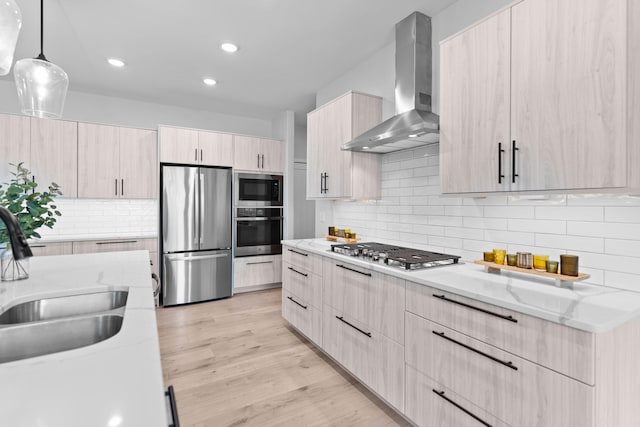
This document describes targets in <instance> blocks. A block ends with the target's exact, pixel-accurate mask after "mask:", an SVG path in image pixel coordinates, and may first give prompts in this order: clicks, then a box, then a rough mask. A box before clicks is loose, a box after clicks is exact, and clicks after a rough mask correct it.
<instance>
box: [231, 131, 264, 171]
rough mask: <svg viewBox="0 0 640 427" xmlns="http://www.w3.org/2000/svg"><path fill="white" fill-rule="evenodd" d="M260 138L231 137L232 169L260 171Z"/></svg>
mask: <svg viewBox="0 0 640 427" xmlns="http://www.w3.org/2000/svg"><path fill="white" fill-rule="evenodd" d="M261 144H262V141H261V140H260V138H256V137H252V136H244V135H234V136H233V167H234V168H235V169H238V170H246V171H258V172H259V171H262V170H263V169H262V167H261V165H262V158H261V157H260V154H261Z"/></svg>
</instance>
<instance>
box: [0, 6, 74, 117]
mask: <svg viewBox="0 0 640 427" xmlns="http://www.w3.org/2000/svg"><path fill="white" fill-rule="evenodd" d="M0 1H3V0H0ZM42 4H43V0H40V55H38V57H37V58H33V59H31V58H26V59H21V60H20V61H17V62H16V65H15V66H14V68H13V76H14V77H15V81H16V88H17V90H18V99H19V101H20V110H21V111H22V112H23V113H24V114H26V115H28V116H34V117H47V118H54V119H55V118H59V117H60V116H62V108H63V107H64V100H65V97H66V96H67V88H68V87H69V77H68V76H67V73H65V72H64V70H63V69H62V68H60V67H58V66H57V65H56V64H53V63H51V62H49V61H47V58H45V56H44V49H43V45H44V41H43V38H44V35H43V34H44V31H43V27H44V24H43V22H44V20H43V12H42Z"/></svg>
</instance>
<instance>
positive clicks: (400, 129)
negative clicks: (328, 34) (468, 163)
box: [342, 12, 440, 153]
mask: <svg viewBox="0 0 640 427" xmlns="http://www.w3.org/2000/svg"><path fill="white" fill-rule="evenodd" d="M395 100H396V114H395V116H393V117H391V118H390V119H388V120H386V121H384V122H382V123H380V124H379V125H377V126H376V127H374V128H372V129H369V130H368V131H366V132H365V133H363V134H362V135H360V136H358V137H356V138H355V139H354V140H352V141H350V142H347V143H346V144H343V145H342V150H345V151H362V152H366V153H390V152H392V151H399V150H405V149H407V148H413V147H419V146H421V145H429V144H433V143H437V142H438V141H439V140H440V136H439V129H440V124H439V123H440V118H439V117H438V115H437V114H434V113H432V112H431V18H430V17H428V16H427V15H424V14H422V13H420V12H413V13H412V14H411V15H409V16H407V17H406V18H405V19H403V20H402V21H400V22H398V23H397V24H396V88H395Z"/></svg>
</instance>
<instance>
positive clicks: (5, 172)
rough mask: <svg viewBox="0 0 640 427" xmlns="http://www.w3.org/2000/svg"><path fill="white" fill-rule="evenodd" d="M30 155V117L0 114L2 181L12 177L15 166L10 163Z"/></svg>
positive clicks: (27, 160)
mask: <svg viewBox="0 0 640 427" xmlns="http://www.w3.org/2000/svg"><path fill="white" fill-rule="evenodd" d="M29 155H30V136H29V117H23V116H12V115H9V114H2V115H0V183H5V182H7V181H8V180H9V179H11V178H12V175H11V172H15V168H14V167H13V166H10V165H9V163H13V164H18V163H20V162H24V163H25V165H26V166H27V167H28V165H29Z"/></svg>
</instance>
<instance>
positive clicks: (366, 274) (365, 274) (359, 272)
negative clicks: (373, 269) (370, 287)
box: [336, 264, 371, 277]
mask: <svg viewBox="0 0 640 427" xmlns="http://www.w3.org/2000/svg"><path fill="white" fill-rule="evenodd" d="M336 267H340V268H344V269H345V270H349V271H353V272H354V273H358V274H362V275H363V276H369V277H371V273H363V272H362V271H358V270H354V269H353V268H349V267H345V266H344V265H342V264H336Z"/></svg>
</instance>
